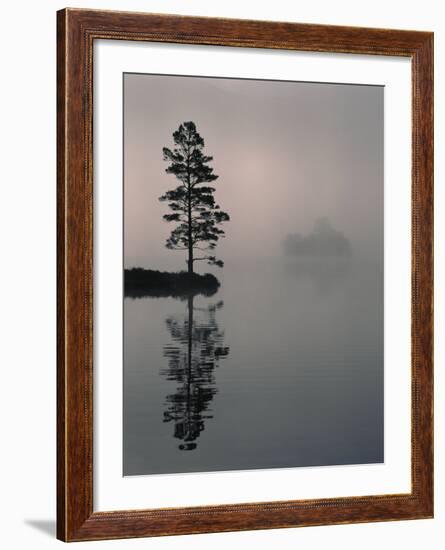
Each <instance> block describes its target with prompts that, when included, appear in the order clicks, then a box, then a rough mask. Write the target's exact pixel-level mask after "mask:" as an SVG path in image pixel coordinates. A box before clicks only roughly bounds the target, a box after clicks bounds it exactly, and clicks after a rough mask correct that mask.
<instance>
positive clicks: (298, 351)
mask: <svg viewBox="0 0 445 550" xmlns="http://www.w3.org/2000/svg"><path fill="white" fill-rule="evenodd" d="M150 267H152V268H154V269H156V266H150ZM200 267H201V268H202V269H201V271H202V272H205V271H207V270H206V269H204V266H200ZM213 272H214V273H215V275H216V276H217V277H218V278H219V280H220V282H221V287H220V288H219V290H218V292H217V293H216V294H214V295H213V296H210V297H204V296H195V297H193V298H184V299H178V298H151V297H146V298H136V299H134V298H128V297H126V298H125V299H124V475H141V474H161V473H185V472H205V471H224V470H246V469H257V468H289V467H296V466H323V465H339V464H369V463H380V462H383V460H384V445H383V382H384V380H383V270H382V267H381V265H379V264H376V263H372V262H370V261H359V260H357V259H354V258H346V259H340V258H337V259H336V258H324V259H323V258H320V259H283V258H273V259H264V260H258V261H247V260H246V261H244V260H237V261H226V265H225V267H224V268H223V269H222V270H218V271H213Z"/></svg>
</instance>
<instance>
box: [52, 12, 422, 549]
mask: <svg viewBox="0 0 445 550" xmlns="http://www.w3.org/2000/svg"><path fill="white" fill-rule="evenodd" d="M98 39H103V40H126V41H143V42H146V41H147V42H149V41H155V42H171V43H181V44H205V45H220V46H238V47H245V48H274V49H283V50H299V51H309V52H338V53H348V54H373V55H382V56H403V57H407V58H410V59H411V62H412V253H411V254H412V255H411V258H412V301H411V307H412V321H411V332H412V334H411V337H412V342H411V350H412V394H411V395H412V427H411V433H412V446H411V480H412V491H411V492H410V493H407V494H393V495H387V494H385V495H369V496H365V497H348V498H328V499H317V500H292V501H272V502H260V503H254V504H236V505H217V506H201V507H188V508H169V509H147V510H122V511H117V512H93V466H92V465H93V407H94V403H93V391H92V388H93V368H94V365H93V208H94V205H93V161H92V158H93V157H92V123H93V97H92V80H93V62H94V59H93V43H94V41H95V40H98ZM57 47H58V53H57V85H58V90H57V112H58V122H57V144H58V151H57V174H58V187H57V189H58V191H57V192H58V222H57V234H58V244H57V252H58V263H57V265H58V338H57V341H58V370H57V373H58V374H57V392H58V405H57V415H58V419H57V437H58V441H57V449H58V458H57V537H58V538H59V539H61V540H63V541H85V540H97V539H112V538H130V537H145V536H158V535H179V534H189V533H206V532H217V531H238V530H252V529H272V528H281V527H298V526H310V525H326V524H339V523H357V522H373V521H387V520H403V519H418V518H431V517H432V516H433V34H432V33H429V32H416V31H403V30H387V29H368V28H352V27H337V26H323V25H312V24H310V25H306V24H296V23H278V22H260V21H249V20H229V19H212V18H201V17H181V16H175V15H154V14H143V13H124V12H111V11H109V12H107V11H93V10H78V9H64V10H62V11H59V12H58V14H57Z"/></svg>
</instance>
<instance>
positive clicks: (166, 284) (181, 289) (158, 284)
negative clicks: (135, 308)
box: [124, 267, 220, 298]
mask: <svg viewBox="0 0 445 550" xmlns="http://www.w3.org/2000/svg"><path fill="white" fill-rule="evenodd" d="M219 286H220V283H219V281H218V279H217V278H216V277H215V276H214V275H212V274H211V273H206V274H204V275H200V274H199V273H188V272H187V271H179V272H177V273H170V272H167V271H155V270H152V269H143V268H141V267H134V268H132V269H125V271H124V292H125V296H129V297H132V298H142V297H144V296H149V297H153V298H157V297H159V298H161V297H169V296H171V297H174V298H175V297H176V298H182V297H187V296H195V295H197V294H202V295H204V296H212V295H213V294H215V292H216V291H217V290H218V288H219Z"/></svg>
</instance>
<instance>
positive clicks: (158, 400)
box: [122, 73, 385, 476]
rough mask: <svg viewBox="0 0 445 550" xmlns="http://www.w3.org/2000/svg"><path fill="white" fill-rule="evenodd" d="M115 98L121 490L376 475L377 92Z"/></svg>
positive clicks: (251, 87)
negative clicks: (157, 483)
mask: <svg viewBox="0 0 445 550" xmlns="http://www.w3.org/2000/svg"><path fill="white" fill-rule="evenodd" d="M122 79H123V160H124V162H123V204H124V206H123V327H122V330H123V475H124V476H138V475H150V474H151V475H153V474H185V473H194V472H195V473H197V472H199V473H205V472H224V471H237V470H239V471H243V470H257V469H277V468H296V467H301V468H303V467H323V466H340V465H343V466H344V465H357V464H382V463H383V462H384V461H385V447H384V86H379V85H358V84H345V83H341V82H339V83H324V82H303V81H284V80H261V79H245V78H222V77H221V78H219V77H205V76H189V75H188V76H185V75H173V74H172V75H165V74H162V75H161V74H142V73H124V74H123V77H122Z"/></svg>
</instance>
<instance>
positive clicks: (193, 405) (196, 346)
mask: <svg viewBox="0 0 445 550" xmlns="http://www.w3.org/2000/svg"><path fill="white" fill-rule="evenodd" d="M222 307H223V302H218V303H217V304H215V305H210V306H207V307H206V308H203V309H199V310H198V313H200V316H199V318H198V319H197V318H196V317H195V316H194V313H195V311H196V310H197V308H195V307H194V305H193V296H189V297H188V300H187V314H186V316H185V318H184V319H182V320H179V319H177V318H175V317H170V318H168V319H167V321H166V322H167V327H168V330H169V331H170V334H171V337H172V340H173V343H172V344H169V345H168V346H165V347H164V356H165V357H166V358H167V359H168V367H167V368H165V369H163V370H162V371H161V373H162V374H163V375H164V376H165V377H166V378H167V380H171V381H175V382H177V383H178V386H177V388H176V391H175V392H174V393H173V394H171V395H168V396H167V397H166V401H165V404H166V410H165V411H164V422H173V423H174V437H176V438H178V439H180V440H181V441H182V442H181V444H180V445H179V449H180V450H182V451H192V450H194V449H196V446H197V444H196V439H197V438H198V437H199V435H200V433H201V432H202V431H203V430H204V421H205V420H207V419H210V418H212V416H213V415H212V412H211V409H210V404H211V401H212V399H213V397H214V396H215V394H216V393H217V392H218V389H217V387H216V382H215V376H214V369H215V367H217V366H218V365H219V362H220V360H222V359H224V358H225V357H227V355H228V354H229V347H228V346H225V345H224V332H223V331H222V330H220V329H219V327H218V324H217V321H216V317H215V315H216V311H217V310H219V309H221V308H222Z"/></svg>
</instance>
